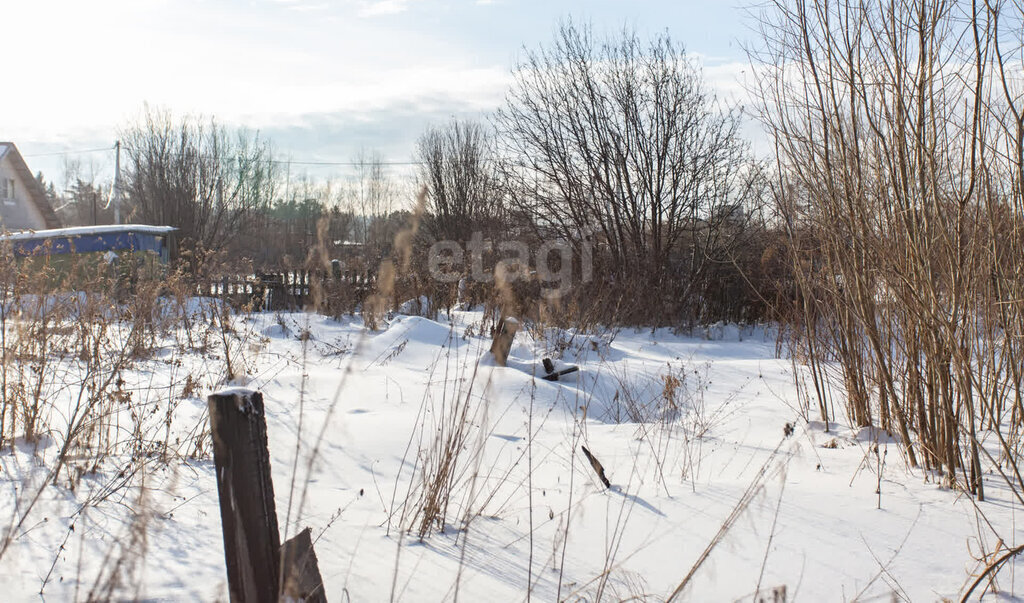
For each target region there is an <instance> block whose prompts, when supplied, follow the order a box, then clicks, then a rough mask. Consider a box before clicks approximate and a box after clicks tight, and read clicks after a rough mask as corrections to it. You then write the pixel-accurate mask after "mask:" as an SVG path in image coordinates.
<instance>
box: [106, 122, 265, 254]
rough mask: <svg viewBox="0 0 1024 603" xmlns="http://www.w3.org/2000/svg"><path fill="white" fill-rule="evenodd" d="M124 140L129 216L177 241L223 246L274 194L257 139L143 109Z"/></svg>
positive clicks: (211, 247)
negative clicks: (169, 230)
mask: <svg viewBox="0 0 1024 603" xmlns="http://www.w3.org/2000/svg"><path fill="white" fill-rule="evenodd" d="M122 140H123V142H124V149H125V151H126V152H127V162H126V163H127V165H126V170H125V179H124V190H125V192H126V193H127V196H128V199H129V202H130V204H131V205H132V208H133V209H132V213H131V220H132V221H137V222H148V223H151V224H159V225H167V226H175V227H177V228H179V229H180V241H181V244H182V245H183V246H186V247H189V248H193V247H194V248H196V249H198V250H202V251H218V250H223V249H226V248H227V247H228V246H229V245H230V244H231V243H232V242H233V240H234V239H235V237H237V236H239V235H240V234H242V233H243V232H244V231H245V229H246V228H247V227H248V226H249V225H250V224H251V222H252V220H253V219H254V217H255V216H256V215H257V213H258V212H261V211H263V210H265V209H266V208H267V207H269V205H270V203H271V202H272V200H273V198H274V194H275V192H276V188H277V168H276V165H275V163H274V161H273V158H272V156H271V150H270V145H269V144H268V143H266V142H264V141H262V140H260V138H259V136H253V135H249V134H247V133H245V132H238V133H235V134H233V135H232V134H229V133H228V132H227V130H225V129H224V128H223V127H221V126H218V125H217V123H216V122H215V121H214V120H212V119H211V120H209V121H208V122H206V121H204V120H201V119H199V118H189V117H186V118H182V119H180V120H177V121H176V120H175V119H174V118H173V117H172V116H171V115H170V113H167V112H162V111H153V110H149V109H148V108H147V111H146V113H145V115H144V116H143V118H142V119H141V120H140V121H139V122H138V123H135V124H133V125H131V126H129V127H128V128H127V129H126V130H124V131H123V132H122Z"/></svg>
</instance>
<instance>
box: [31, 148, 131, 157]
mask: <svg viewBox="0 0 1024 603" xmlns="http://www.w3.org/2000/svg"><path fill="white" fill-rule="evenodd" d="M113 150H114V147H112V146H110V147H103V148H101V149H84V150H81V151H54V152H53V153H31V154H28V155H22V157H26V158H27V157H56V156H58V155H84V154H86V153H99V152H100V151H113Z"/></svg>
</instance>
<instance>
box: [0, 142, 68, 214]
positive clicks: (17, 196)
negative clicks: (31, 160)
mask: <svg viewBox="0 0 1024 603" xmlns="http://www.w3.org/2000/svg"><path fill="white" fill-rule="evenodd" d="M47 228H60V219H59V218H57V213H56V212H54V211H53V206H51V205H50V202H49V200H47V198H46V191H44V190H43V187H42V185H41V184H39V181H38V180H36V179H35V177H34V176H33V175H32V170H30V169H28V165H26V164H25V159H24V158H23V157H22V156H21V153H19V152H18V147H16V146H14V143H13V142H0V231H8V232H13V231H17V230H43V229H47Z"/></svg>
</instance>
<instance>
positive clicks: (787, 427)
mask: <svg viewBox="0 0 1024 603" xmlns="http://www.w3.org/2000/svg"><path fill="white" fill-rule="evenodd" d="M782 433H784V434H785V435H786V437H787V438H788V437H789V436H791V435H793V424H792V423H786V425H785V426H784V427H783V428H782Z"/></svg>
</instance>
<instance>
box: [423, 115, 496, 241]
mask: <svg viewBox="0 0 1024 603" xmlns="http://www.w3.org/2000/svg"><path fill="white" fill-rule="evenodd" d="M493 145H494V142H493V140H492V139H491V137H490V136H489V135H488V133H487V130H486V128H485V127H484V125H483V124H481V123H479V122H473V121H459V120H452V121H451V122H450V123H449V124H447V125H445V126H444V127H432V128H429V129H428V130H427V131H426V132H424V133H423V135H422V136H421V137H420V139H419V141H418V142H417V145H416V160H417V161H418V162H419V179H420V182H422V183H423V184H424V186H426V192H427V203H428V212H429V213H428V216H429V218H428V220H426V221H425V223H424V231H425V232H426V233H427V234H429V235H430V236H432V237H433V238H434V239H436V240H442V239H444V240H450V241H457V242H465V241H467V240H469V238H470V236H471V235H472V233H473V232H474V231H477V232H481V233H483V232H484V231H487V234H488V235H490V234H492V233H493V232H494V231H495V230H496V223H497V222H498V221H499V220H501V219H502V214H503V210H504V207H503V203H502V201H503V199H502V196H501V195H502V187H501V184H500V181H499V179H498V170H497V163H496V160H495V157H494V146H493ZM505 227H506V228H507V224H506V225H505Z"/></svg>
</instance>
